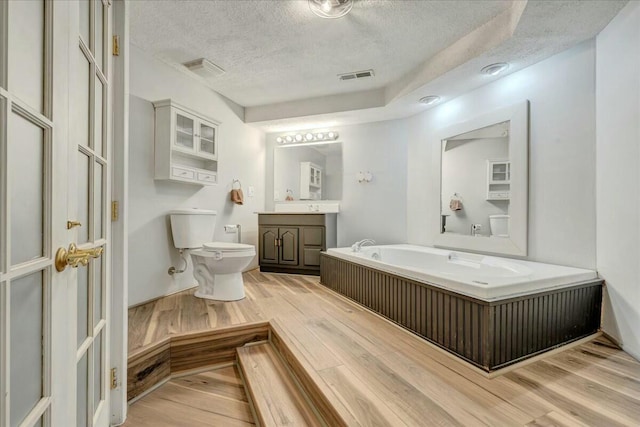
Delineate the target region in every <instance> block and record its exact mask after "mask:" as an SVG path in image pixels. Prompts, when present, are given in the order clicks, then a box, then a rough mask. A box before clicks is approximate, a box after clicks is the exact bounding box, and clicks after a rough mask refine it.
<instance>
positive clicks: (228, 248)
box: [202, 242, 255, 252]
mask: <svg viewBox="0 0 640 427" xmlns="http://www.w3.org/2000/svg"><path fill="white" fill-rule="evenodd" d="M202 247H203V249H204V250H206V251H224V252H238V251H246V250H249V249H255V248H254V247H253V245H245V244H244V243H229V242H209V243H205V244H204V245H202Z"/></svg>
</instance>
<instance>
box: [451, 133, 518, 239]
mask: <svg viewBox="0 0 640 427" xmlns="http://www.w3.org/2000/svg"><path fill="white" fill-rule="evenodd" d="M509 126H510V122H509V121H504V122H501V123H496V124H494V125H491V126H487V127H483V128H481V129H476V130H473V131H470V132H466V133H463V134H460V135H456V136H453V137H450V138H447V139H444V140H442V180H441V182H442V188H441V199H442V202H441V203H442V205H441V206H442V207H441V216H440V221H441V223H440V231H441V233H445V234H461V235H467V236H477V237H480V236H485V237H497V238H508V237H509V222H510V213H509V200H510V198H511V167H512V166H511V163H510V162H509Z"/></svg>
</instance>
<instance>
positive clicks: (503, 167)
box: [491, 162, 510, 182]
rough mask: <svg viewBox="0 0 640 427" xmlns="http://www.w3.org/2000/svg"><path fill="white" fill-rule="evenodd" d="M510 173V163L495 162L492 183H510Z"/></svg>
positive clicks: (492, 169)
mask: <svg viewBox="0 0 640 427" xmlns="http://www.w3.org/2000/svg"><path fill="white" fill-rule="evenodd" d="M509 172H510V171H509V163H508V162H494V163H492V164H491V181H492V182H508V181H509V175H510V173H509Z"/></svg>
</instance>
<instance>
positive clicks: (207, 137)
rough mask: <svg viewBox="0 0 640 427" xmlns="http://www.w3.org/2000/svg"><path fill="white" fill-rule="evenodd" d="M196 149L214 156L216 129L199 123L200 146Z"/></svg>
mask: <svg viewBox="0 0 640 427" xmlns="http://www.w3.org/2000/svg"><path fill="white" fill-rule="evenodd" d="M198 151H200V153H201V154H205V155H207V156H211V157H215V156H216V154H217V153H216V129H215V128H213V127H211V126H208V125H206V124H204V123H200V146H199V147H198Z"/></svg>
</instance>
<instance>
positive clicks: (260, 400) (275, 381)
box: [237, 343, 324, 427]
mask: <svg viewBox="0 0 640 427" xmlns="http://www.w3.org/2000/svg"><path fill="white" fill-rule="evenodd" d="M237 352H238V365H239V366H240V370H241V372H242V375H243V377H244V380H245V385H246V388H247V393H248V395H249V397H250V399H251V402H252V404H253V407H254V410H255V415H256V418H257V421H258V423H259V425H260V426H262V427H270V426H322V425H324V423H323V422H322V421H321V419H320V417H319V415H318V413H317V411H316V410H315V408H313V406H312V405H311V403H310V401H309V399H308V398H307V396H306V395H305V393H304V392H303V391H302V390H301V389H300V388H299V387H298V385H297V384H296V382H295V380H294V379H293V377H292V376H291V374H290V372H289V371H288V370H287V368H286V367H285V365H284V364H283V363H282V360H281V359H280V357H279V356H278V354H277V353H276V352H275V350H274V349H273V347H272V346H271V344H269V343H264V344H258V345H252V346H248V347H240V348H238V349H237Z"/></svg>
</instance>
